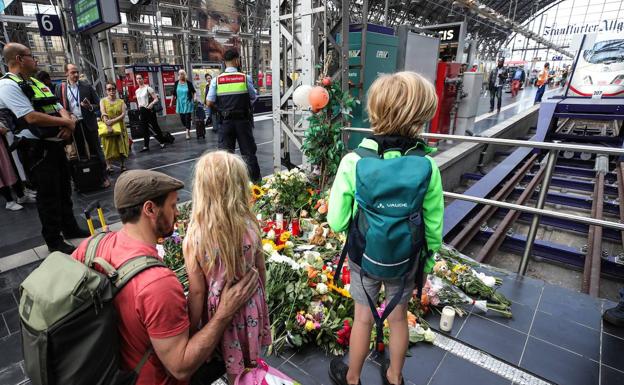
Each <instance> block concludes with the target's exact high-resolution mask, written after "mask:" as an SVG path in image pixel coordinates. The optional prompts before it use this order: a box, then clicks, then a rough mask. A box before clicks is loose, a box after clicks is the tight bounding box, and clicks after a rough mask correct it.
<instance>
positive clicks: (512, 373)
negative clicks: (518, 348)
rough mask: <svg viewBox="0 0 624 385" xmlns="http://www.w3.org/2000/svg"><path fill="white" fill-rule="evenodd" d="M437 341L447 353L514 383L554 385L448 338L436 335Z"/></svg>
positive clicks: (519, 384) (438, 345)
mask: <svg viewBox="0 0 624 385" xmlns="http://www.w3.org/2000/svg"><path fill="white" fill-rule="evenodd" d="M435 334H436V339H435V341H434V342H433V344H434V345H435V346H437V347H439V348H442V349H444V350H446V351H447V352H449V353H451V354H453V355H456V356H458V357H460V358H463V359H464V360H466V361H468V362H471V363H473V364H475V365H477V366H480V367H482V368H483V369H486V370H488V371H490V372H492V373H495V374H498V375H499V376H501V377H503V378H506V379H508V380H510V381H512V382H513V383H514V384H518V385H552V383H551V382H548V381H546V380H543V379H541V378H539V377H536V376H535V375H533V374H531V373H529V372H526V371H523V370H522V369H519V368H517V367H515V366H513V365H510V364H508V363H506V362H505V361H501V360H499V359H497V358H495V357H492V356H491V355H489V354H487V353H484V352H483V351H481V350H478V349H475V348H473V347H470V346H468V345H466V344H463V343H461V342H459V341H457V340H454V339H451V338H448V337H447V336H445V335H443V334H440V333H435Z"/></svg>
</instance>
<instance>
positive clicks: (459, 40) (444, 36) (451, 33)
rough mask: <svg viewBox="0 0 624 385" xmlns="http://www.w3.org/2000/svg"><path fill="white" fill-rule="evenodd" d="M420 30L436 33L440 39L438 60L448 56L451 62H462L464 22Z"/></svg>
mask: <svg viewBox="0 0 624 385" xmlns="http://www.w3.org/2000/svg"><path fill="white" fill-rule="evenodd" d="M422 28H423V29H426V30H428V31H431V32H437V33H438V36H439V38H440V56H439V58H440V59H441V58H443V57H445V56H449V57H450V60H451V61H454V62H463V61H464V37H465V36H466V23H465V22H463V21H462V22H459V23H448V24H437V25H428V26H424V27H422Z"/></svg>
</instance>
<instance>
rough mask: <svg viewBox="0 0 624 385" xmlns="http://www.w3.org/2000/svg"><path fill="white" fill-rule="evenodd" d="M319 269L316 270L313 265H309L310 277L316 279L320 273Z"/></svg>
mask: <svg viewBox="0 0 624 385" xmlns="http://www.w3.org/2000/svg"><path fill="white" fill-rule="evenodd" d="M318 273H319V272H318V270H316V269H315V268H313V267H312V266H308V278H309V279H314V278H316V276H317V275H318Z"/></svg>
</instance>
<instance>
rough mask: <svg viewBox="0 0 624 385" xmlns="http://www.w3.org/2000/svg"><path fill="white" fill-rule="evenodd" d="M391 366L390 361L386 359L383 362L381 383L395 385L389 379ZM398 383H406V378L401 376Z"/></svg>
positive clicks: (402, 384) (401, 384)
mask: <svg viewBox="0 0 624 385" xmlns="http://www.w3.org/2000/svg"><path fill="white" fill-rule="evenodd" d="M389 367H390V361H388V360H384V361H383V362H382V363H381V372H380V374H381V383H382V384H383V385H394V384H392V383H391V382H390V381H388V368H389ZM396 385H405V379H404V378H402V377H401V383H400V384H396Z"/></svg>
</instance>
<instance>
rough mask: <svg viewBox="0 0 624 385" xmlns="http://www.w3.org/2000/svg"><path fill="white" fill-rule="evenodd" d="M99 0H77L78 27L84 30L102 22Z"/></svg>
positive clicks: (75, 2) (75, 6)
mask: <svg viewBox="0 0 624 385" xmlns="http://www.w3.org/2000/svg"><path fill="white" fill-rule="evenodd" d="M98 3H99V1H98V0H75V1H74V9H75V10H76V29H78V30H79V31H84V30H86V29H89V28H91V27H93V26H95V25H97V24H99V23H101V22H102V15H101V14H100V6H99V4H98Z"/></svg>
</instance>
